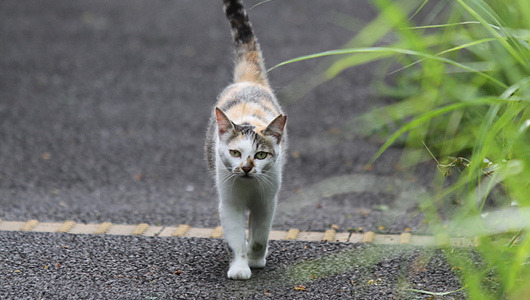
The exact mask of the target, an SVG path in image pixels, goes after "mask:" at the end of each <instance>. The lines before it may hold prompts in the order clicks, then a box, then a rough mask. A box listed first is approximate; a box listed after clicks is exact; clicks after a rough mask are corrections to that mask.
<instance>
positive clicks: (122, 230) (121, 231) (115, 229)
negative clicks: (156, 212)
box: [97, 224, 136, 235]
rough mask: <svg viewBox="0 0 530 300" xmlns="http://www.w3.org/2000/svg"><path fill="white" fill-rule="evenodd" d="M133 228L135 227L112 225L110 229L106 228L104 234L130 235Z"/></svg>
mask: <svg viewBox="0 0 530 300" xmlns="http://www.w3.org/2000/svg"><path fill="white" fill-rule="evenodd" d="M135 228H136V226H135V225H118V224H112V225H111V226H110V227H108V228H107V230H106V232H104V233H105V234H110V235H132V233H133V231H134V229H135ZM97 233H99V232H97Z"/></svg>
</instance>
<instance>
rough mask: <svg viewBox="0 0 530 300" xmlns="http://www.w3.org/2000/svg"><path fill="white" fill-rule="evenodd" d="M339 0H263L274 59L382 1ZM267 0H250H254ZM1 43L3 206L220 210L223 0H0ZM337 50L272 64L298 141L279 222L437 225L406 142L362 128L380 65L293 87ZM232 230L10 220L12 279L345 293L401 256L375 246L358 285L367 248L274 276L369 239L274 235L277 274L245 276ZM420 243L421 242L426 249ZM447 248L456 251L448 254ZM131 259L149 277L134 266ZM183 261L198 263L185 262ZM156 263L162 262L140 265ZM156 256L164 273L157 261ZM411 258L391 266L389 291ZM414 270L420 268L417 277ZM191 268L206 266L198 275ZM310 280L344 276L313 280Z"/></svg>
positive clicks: (121, 214)
mask: <svg viewBox="0 0 530 300" xmlns="http://www.w3.org/2000/svg"><path fill="white" fill-rule="evenodd" d="M332 2H333V3H332V5H331V3H329V2H328V1H310V2H309V1H305V0H289V1H270V2H266V3H263V4H261V5H259V6H256V7H255V8H253V9H250V11H249V13H250V17H251V20H252V22H253V24H254V27H255V31H256V34H257V36H258V38H259V40H260V43H261V45H262V49H263V52H264V55H265V58H266V63H267V65H268V66H273V65H275V64H277V63H279V62H281V61H283V60H286V59H289V58H293V57H296V56H300V55H304V54H309V53H315V52H318V51H324V50H329V49H334V48H337V47H340V46H341V45H343V44H344V43H346V42H347V41H348V40H349V39H350V38H351V37H352V36H353V35H354V32H352V31H349V30H346V29H344V28H342V27H340V26H338V25H337V24H336V21H337V20H338V18H339V17H340V14H341V13H345V14H348V15H352V16H355V17H357V18H358V20H359V22H360V23H366V22H368V21H369V20H370V19H371V18H372V17H373V16H374V15H375V12H374V11H373V9H372V8H371V7H370V5H369V4H368V3H367V2H366V1H362V0H357V1H351V0H334V1H332ZM255 3H258V1H247V6H248V7H250V6H252V4H255ZM0 44H1V45H2V47H0V166H1V168H0V207H1V209H0V219H2V220H4V221H27V220H31V219H38V220H39V221H41V222H63V221H65V220H72V221H75V222H81V223H100V222H112V223H118V224H120V223H122V224H137V223H148V224H151V225H157V226H175V225H177V224H190V225H192V226H194V227H216V226H218V225H219V221H218V216H217V200H216V196H215V191H214V188H213V181H212V178H211V177H210V174H209V173H208V171H207V169H206V164H205V162H204V160H203V156H204V155H203V150H202V145H203V139H204V131H205V129H206V122H207V119H208V116H209V112H210V109H211V105H212V104H213V103H214V99H215V97H216V95H217V93H218V92H219V91H220V90H221V89H222V88H223V87H224V86H225V85H227V84H228V83H229V82H230V80H231V67H232V48H231V47H232V43H231V39H230V31H229V29H228V24H227V22H226V20H225V19H224V16H223V13H222V8H221V1H173V2H168V1H162V2H161V1H157V2H152V1H147V0H134V1H110V2H109V1H102V0H101V1H90V2H88V1H54V2H53V4H52V3H49V2H47V1H24V2H20V1H14V0H5V1H2V2H0ZM320 63H321V61H308V62H303V63H297V64H293V65H289V66H285V67H282V68H279V69H276V70H274V71H272V72H271V74H270V77H271V82H272V85H273V86H274V87H275V88H276V90H277V91H278V93H279V96H280V99H281V101H282V102H283V103H284V107H285V110H286V112H287V114H288V115H289V125H288V126H289V134H290V142H291V143H290V148H289V154H290V158H289V161H288V163H287V165H286V170H285V174H286V175H285V182H284V184H283V190H282V192H281V196H280V206H279V208H280V209H279V211H278V215H277V217H276V220H275V223H274V229H276V230H288V229H290V228H299V229H300V230H305V231H322V232H323V231H325V230H327V229H330V228H331V226H332V225H336V226H335V228H338V231H339V232H346V231H348V229H359V228H360V227H363V228H364V230H378V231H379V232H383V233H401V232H403V231H404V230H405V229H407V230H408V229H411V231H412V232H421V231H422V230H423V229H424V227H422V226H424V225H423V223H422V219H421V216H420V215H418V214H417V213H416V211H415V208H414V201H413V200H414V199H415V198H416V197H418V195H421V193H422V192H423V191H424V183H422V182H418V181H414V180H412V181H411V180H409V179H408V178H405V177H403V176H401V175H400V174H399V173H398V171H397V170H396V168H395V165H396V162H397V160H398V159H399V155H400V150H399V149H389V150H388V152H387V153H386V154H385V155H384V156H383V157H382V158H381V159H380V160H378V162H377V163H376V164H375V166H374V168H373V169H372V170H371V171H369V172H365V171H364V165H365V164H366V162H367V161H368V160H369V158H370V157H371V155H373V153H374V152H375V151H376V150H377V147H378V144H377V143H375V142H370V141H369V140H367V139H363V138H360V137H358V136H356V135H355V134H353V133H352V132H350V131H349V130H347V126H346V125H347V124H348V123H349V121H350V120H351V117H352V116H354V115H357V114H359V113H361V112H363V111H367V110H368V109H369V108H370V107H373V106H375V105H378V104H380V103H381V100H379V99H378V98H377V97H376V96H375V95H374V93H373V92H372V91H371V90H370V88H369V83H370V80H371V79H372V78H373V72H372V70H373V69H374V68H373V66H363V67H359V68H356V69H355V70H349V71H346V72H345V73H344V74H342V75H341V76H339V78H337V79H336V80H333V81H331V82H330V83H328V84H325V85H322V86H319V87H317V88H316V89H314V90H311V91H310V92H309V93H307V94H306V95H305V96H304V97H302V98H301V99H300V100H296V101H294V100H293V99H296V98H295V97H288V96H289V95H287V93H286V92H285V91H286V89H285V87H288V86H289V84H290V83H292V82H296V81H297V80H299V79H300V78H301V76H302V74H307V73H308V72H310V71H311V70H313V69H314V68H316V67H317V66H318V65H319V64H320ZM420 181H421V178H420ZM298 243H299V244H298ZM222 245H223V244H222V242H221V241H220V240H203V239H164V240H161V239H157V238H147V237H145V238H144V237H117V236H92V235H89V236H71V235H62V234H49V233H48V234H47V233H39V234H35V233H13V232H0V260H1V261H0V269H1V270H2V271H1V273H0V282H2V286H1V290H0V296H3V295H11V296H14V295H16V293H17V291H22V290H20V289H19V287H23V289H25V290H27V291H28V293H27V294H25V295H28V296H30V297H32V298H33V296H35V295H36V294H33V293H37V292H40V293H42V294H41V295H42V296H43V298H45V299H47V298H60V295H69V292H68V291H69V290H68V289H65V290H61V289H60V287H61V288H62V287H65V286H67V285H70V284H74V283H75V284H74V285H73V287H72V288H74V289H77V288H78V289H77V290H78V291H79V294H78V296H79V298H83V295H91V296H92V297H94V298H105V296H108V295H116V294H115V293H118V294H120V295H121V294H123V295H124V297H126V298H127V297H131V298H134V297H136V298H145V299H155V298H156V297H159V296H160V295H166V297H168V295H186V294H180V292H179V291H182V292H183V293H192V294H190V296H191V295H193V293H200V294H201V295H217V294H216V292H215V291H216V290H217V289H218V288H220V289H221V290H223V291H224V292H226V293H228V294H229V293H231V292H235V291H238V295H240V296H241V295H243V296H244V295H247V294H245V292H244V291H243V290H245V289H246V288H248V289H250V290H251V292H249V294H248V295H261V296H263V295H265V296H268V295H269V294H268V293H270V296H271V297H273V298H277V297H275V295H276V296H277V295H284V294H285V293H293V295H294V294H296V293H298V292H307V293H308V295H309V294H311V293H312V294H311V295H321V294H319V293H331V294H333V293H335V294H336V293H338V292H337V291H338V290H343V288H342V287H337V289H335V286H333V288H331V285H332V282H334V280H339V279H337V278H336V276H339V277H340V278H342V279H341V280H343V282H342V281H341V282H342V283H341V284H344V289H345V291H346V293H347V294H348V293H349V294H352V293H357V291H358V287H359V286H360V285H363V284H364V283H366V284H367V282H368V280H370V279H373V280H376V281H377V280H378V279H377V278H376V277H373V276H372V277H373V278H372V277H370V276H368V277H365V276H364V275H366V274H368V273H370V272H372V273H370V274H375V273H373V272H375V271H374V270H375V269H374V268H376V269H377V268H383V269H385V268H386V270H387V271H388V270H392V269H393V268H394V266H393V265H389V266H387V267H385V265H384V264H382V265H378V264H379V263H380V260H377V262H375V261H372V263H370V264H369V266H368V265H366V266H364V268H365V269H364V270H365V271H366V272H368V273H366V274H365V273H363V274H364V275H363V276H361V277H362V279H355V280H353V279H352V280H353V281H352V282H353V283H351V285H350V283H348V282H350V281H348V280H347V278H350V279H351V276H353V275H352V274H357V273H358V272H361V271H357V268H355V267H353V266H355V264H353V265H351V266H349V267H347V268H346V269H340V270H341V271H340V274H339V273H336V272H334V271H333V272H332V273H333V275H330V274H331V273H330V274H328V273H325V274H327V275H325V276H324V277H323V278H320V277H319V279H317V280H316V281H313V279H311V278H309V279H307V278H305V279H304V280H306V281H304V280H298V281H300V282H298V281H297V280H295V279H292V280H291V279H289V280H287V281H285V282H283V281H282V282H281V283H279V282H276V283H274V284H273V282H275V281H277V280H275V278H276V277H274V276H276V275H277V274H280V273H282V274H283V273H284V271H285V270H286V269H285V268H291V267H292V266H295V265H296V264H297V263H298V262H302V261H304V260H305V259H306V258H307V257H320V256H322V255H324V254H326V253H331V252H334V251H339V250H340V249H346V248H347V249H350V248H351V249H364V248H363V247H364V246H363V247H361V248H359V247H360V246H355V245H338V244H320V243H301V242H297V243H295V242H274V243H273V251H272V254H271V263H270V265H271V266H270V267H268V269H266V270H265V271H261V272H259V273H258V274H261V275H258V278H262V279H257V280H258V282H263V285H254V286H253V285H252V284H242V285H239V283H234V282H228V281H226V280H225V279H224V272H225V271H224V269H223V268H225V265H226V261H225V260H226V259H227V256H226V252H225V251H224V250H223V251H220V249H222V248H223V246H222ZM64 246H66V247H64ZM305 247H307V249H306V248H305ZM293 249H297V250H293ZM291 250H292V252H289V251H291ZM142 251H144V252H142ZM348 251H349V250H348ZM352 251H360V250H352ZM381 251H383V252H384V251H387V250H381ZM413 251H414V253H415V254H417V255H416V256H418V255H419V256H418V257H421V255H420V253H423V251H424V250H419V249H416V250H413ZM142 253H144V254H145V255H144V254H142ZM385 253H386V252H385ZM396 255H397V256H396V257H395V258H391V259H395V260H393V261H394V264H396V265H399V266H405V265H406V264H407V262H410V260H411V259H413V258H412V257H415V256H414V255H413V256H409V255H408V254H404V253H401V254H396ZM400 255H402V256H400ZM94 257H98V258H94ZM376 257H378V256H377V255H376ZM398 257H403V258H406V259H405V260H404V261H399V259H398ZM431 258H432V259H434V260H436V263H438V264H441V260H440V259H441V258H440V257H439V255H438V256H436V255H435V256H432V257H431ZM93 259H96V260H93ZM385 259H386V258H385ZM144 260H145V261H144ZM56 261H57V262H56ZM65 261H68V262H67V263H65ZM428 261H431V260H428ZM177 262H178V263H177ZM172 263H173V265H171V267H170V266H169V265H167V264H172ZM197 263H198V265H199V266H200V268H199V267H198V266H194V265H195V264H197ZM436 263H435V264H436ZM56 264H59V265H61V267H57V266H56ZM211 264H213V266H212V265H211ZM165 265H166V267H163V266H165ZM66 266H68V268H67V267H66ZM287 266H291V267H287ZM377 266H380V267H377ZM152 267H156V268H157V270H160V269H164V270H165V271H164V272H166V271H167V272H169V273H167V272H166V273H160V272H158V271H154V270H153V271H150V270H151V269H150V268H152ZM69 268H71V269H69ZM122 268H123V270H124V272H125V273H127V274H129V275H127V276H133V277H134V276H137V277H134V278H135V279H131V278H133V277H130V278H129V279H130V280H129V279H127V277H119V276H121V275H120V274H122V273H121V271H117V270H121V269H122ZM184 268H189V269H186V270H184ZM445 268H447V267H445ZM179 269H182V271H183V273H182V276H180V275H179V274H177V275H175V274H173V273H172V272H176V271H178V270H179ZM435 269H436V268H435ZM139 270H141V271H142V272H143V273H145V274H143V275H142V274H137V275H132V273H135V272H136V273H138V271H139ZM280 270H283V271H280ZM444 270H445V271H443V272H442V273H443V274H444V275H447V274H450V273H451V271H450V270H448V269H444ZM269 271H270V272H269ZM275 272H276V273H275ZM362 272H364V271H362ZM362 272H361V273H362ZM400 272H401V271H400ZM404 272H405V271H404ZM147 273H152V274H158V275H152V276H155V277H156V279H152V278H151V277H149V276H151V275H146V274H147ZM405 273H406V272H405ZM83 274H89V275H83ZM99 274H101V275H99ZM167 274H171V276H173V277H171V278H167V277H165V275H167ZM192 274H195V275H196V276H198V277H193V276H195V275H192ZM274 274H276V275H274ZM337 274H339V275H337ZM400 274H402V273H399V274H398V273H396V274H394V275H395V276H394V275H392V276H394V277H392V278H394V279H392V280H393V281H392V282H393V283H389V285H388V286H387V287H386V291H387V292H392V291H391V288H395V286H396V284H398V281H400V280H401V279H399V278H401V277H402V276H401V275H400ZM407 274H408V273H407ZM417 274H419V273H417ZM17 275H20V276H19V277H17ZM12 276H14V277H13V278H15V279H13V280H11V279H10V280H9V281H7V279H8V278H11V277H12ZM83 276H88V277H83ZM116 276H117V277H116ZM124 276H125V275H124ZM157 276H158V277H157ZM260 276H261V277H260ZM319 276H320V275H319ZM329 276H331V277H329ZM359 276H360V275H359ZM385 276H386V275H385ZM389 276H390V275H389ZM407 276H408V275H407ZM411 276H416V275H411ZM418 276H419V275H418ZM361 277H359V278H361ZM405 277H406V276H405ZM427 277H428V276H427ZM427 277H422V278H427ZM438 277H439V276H438ZM438 277H436V278H438ZM446 277H447V280H449V281H450V282H454V279H451V278H452V277H451V276H449V275H448V276H446ZM87 278H88V279H90V280H88V281H87V280H85V279H87ZM411 278H415V277H406V281H407V282H411V283H413V282H414V280H412V279H411ZM177 279H178V280H177ZM365 279H366V282H364V281H363V280H365ZM409 279H410V280H412V281H409ZM131 280H132V281H131ZM179 280H180V281H179ZM260 280H261V281H260ZM357 280H360V281H357ZM422 280H423V279H422ZM425 280H426V279H425ZM451 280H453V281H451ZM191 282H195V283H197V282H203V283H204V282H206V283H205V284H204V286H202V287H201V286H200V285H191V287H188V284H191ZM307 282H310V283H309V284H308V283H307ZM295 283H296V284H303V285H304V284H306V285H308V286H309V285H312V286H318V285H322V287H324V286H326V285H327V286H328V288H329V289H325V288H323V289H322V291H321V290H320V288H319V289H308V291H306V290H303V289H302V288H300V289H299V290H298V291H297V290H295V289H294V285H293V284H295ZM372 283H373V282H372ZM76 284H77V285H78V286H77V287H74V286H76ZM399 284H401V283H399ZM429 284H430V285H429ZM429 284H427V286H430V287H436V284H434V285H433V284H432V283H429ZM96 286H97V289H94V287H96ZM107 286H108V287H107ZM269 286H270V287H269ZM363 286H364V285H363ZM376 286H378V285H377V284H371V285H366V288H363V289H361V290H362V291H361V292H360V293H361V294H362V293H365V294H364V295H367V294H371V293H372V292H373V291H376V290H379V289H382V288H379V287H377V288H375V290H372V288H374V287H376ZM450 286H451V284H449V285H445V283H444V284H442V285H439V287H440V288H442V287H443V288H447V287H450ZM453 286H455V287H456V285H455V284H453ZM42 287H46V288H45V289H43V288H42ZM245 287H246V288H245ZM251 287H252V288H251ZM257 287H259V288H257ZM413 287H416V288H419V287H421V286H417V285H414V284H413ZM179 288H180V289H182V290H179ZM240 288H242V289H243V290H240ZM96 290H97V291H96ZM265 290H267V291H265ZM383 290H385V289H383ZM2 293H4V294H2ZM13 293H14V294H13ZM21 293H23V292H21ZM46 293H49V294H46ZM83 293H87V294H83ZM223 295H227V294H223ZM352 295H353V294H352ZM100 296H101V297H100ZM252 297H254V296H252ZM2 298H3V297H2Z"/></svg>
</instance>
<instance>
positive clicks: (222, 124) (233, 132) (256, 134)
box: [215, 108, 287, 178]
mask: <svg viewBox="0 0 530 300" xmlns="http://www.w3.org/2000/svg"><path fill="white" fill-rule="evenodd" d="M215 114H216V117H217V129H218V136H219V143H218V147H217V151H218V152H219V156H220V157H221V161H222V163H223V165H224V166H225V167H226V169H227V170H228V171H230V172H231V173H232V174H234V175H238V176H241V177H244V178H249V177H250V178H252V177H256V176H260V175H262V174H265V173H267V171H268V170H270V169H271V168H272V167H273V166H274V164H275V162H276V160H277V159H278V156H279V155H280V154H281V149H280V143H281V141H282V136H283V132H284V128H285V123H286V121H287V116H285V115H279V116H277V117H276V118H275V119H274V120H272V121H271V122H270V123H269V124H268V125H266V126H254V125H251V124H248V123H243V124H235V123H234V122H232V121H231V120H230V119H229V118H228V117H227V116H226V114H225V113H224V112H223V111H221V110H220V109H219V108H216V109H215Z"/></svg>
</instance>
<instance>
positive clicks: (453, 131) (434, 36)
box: [274, 0, 530, 299]
mask: <svg viewBox="0 0 530 300" xmlns="http://www.w3.org/2000/svg"><path fill="white" fill-rule="evenodd" d="M374 3H375V5H376V7H377V8H378V9H379V15H378V17H377V18H375V19H374V20H373V21H372V22H371V23H370V24H368V25H367V26H365V27H364V28H363V29H361V30H360V31H359V32H358V33H357V35H356V36H355V37H354V38H353V39H352V40H351V41H350V42H349V43H348V44H347V45H346V46H345V47H344V48H342V49H338V50H332V51H327V52H322V53H317V54H313V55H307V56H303V57H299V58H295V59H292V60H289V61H286V62H283V63H281V64H279V65H278V66H275V67H274V68H276V67H279V66H282V65H285V64H288V63H293V62H297V61H302V60H307V59H313V58H319V57H324V56H333V57H335V59H334V60H333V61H332V62H331V63H328V64H327V67H326V69H325V70H324V71H323V72H320V73H319V75H318V76H317V79H313V80H308V81H307V82H311V83H312V84H313V85H317V84H322V83H325V82H326V81H328V80H330V79H332V78H334V77H336V76H337V75H339V74H340V73H341V72H343V71H344V70H346V69H349V68H352V67H355V66H357V65H360V64H365V63H369V62H373V61H378V62H379V63H378V65H379V67H380V68H382V72H380V74H382V77H380V78H378V79H377V80H376V82H377V83H376V89H377V91H378V92H379V93H380V95H384V96H386V97H389V98H391V99H394V100H395V101H394V102H392V103H391V104H389V105H387V106H384V107H380V108H376V109H374V110H372V111H370V112H368V113H366V114H364V115H362V116H360V117H358V118H356V120H355V121H356V124H358V123H360V124H361V125H362V126H361V132H362V133H363V134H364V135H366V136H380V137H383V138H384V139H385V140H386V142H384V144H383V145H382V147H381V148H380V150H379V151H378V152H377V153H376V154H375V155H374V157H373V159H372V162H373V161H374V160H376V159H377V158H378V157H379V156H380V155H381V154H382V153H383V152H384V151H385V150H386V149H387V148H388V147H389V146H391V145H392V144H396V143H398V144H400V145H402V146H404V149H405V151H404V155H403V157H402V158H401V162H400V163H401V164H402V165H404V166H409V167H413V166H415V165H416V164H418V163H420V162H423V161H426V160H434V161H435V162H436V164H437V165H438V171H437V176H436V179H435V181H434V188H433V192H432V195H431V196H430V197H427V199H424V200H422V201H421V203H420V207H421V209H422V211H423V212H424V214H425V215H426V217H427V219H428V220H429V222H430V226H431V229H432V231H433V233H435V234H437V235H444V234H445V235H447V234H451V233H452V232H451V228H453V229H455V228H456V229H458V231H459V232H462V231H463V232H466V229H471V228H472V229H473V230H469V232H468V233H467V234H468V236H469V237H470V238H472V239H474V240H475V241H476V243H477V247H476V250H477V251H478V252H479V253H480V259H481V260H482V261H483V264H480V267H477V265H476V264H473V263H471V261H472V260H474V259H475V258H473V255H472V253H471V252H470V253H469V255H463V254H462V253H459V254H458V255H456V254H455V255H448V260H449V261H450V262H452V263H453V264H455V265H457V266H463V267H462V272H461V274H462V279H463V282H464V285H465V287H466V289H465V290H466V293H467V294H468V296H469V297H470V299H521V298H520V297H521V296H522V295H523V296H524V295H529V294H530V289H529V288H528V284H527V283H528V282H530V259H529V256H530V237H529V229H530V214H529V213H530V132H529V127H530V109H529V103H530V46H529V41H530V5H529V3H528V0H512V1H505V0H489V1H483V0H456V1H428V0H425V1H423V2H421V3H418V1H412V0H401V1H390V0H374ZM347 22H348V21H347V17H344V16H342V18H341V20H340V23H341V24H347ZM382 44H384V46H381V45H382ZM448 178H452V179H451V180H448ZM494 190H495V191H496V193H495V197H493V198H495V199H494V200H492V196H491V194H492V191H494ZM449 199H453V200H449ZM454 199H457V201H456V202H457V203H459V207H458V210H457V211H456V212H454V213H453V214H451V215H449V216H447V215H444V217H442V216H441V214H440V210H441V208H442V207H443V203H444V202H446V201H454ZM462 224H464V225H462ZM461 226H472V227H461ZM455 231H456V230H455ZM464 253H465V252H464Z"/></svg>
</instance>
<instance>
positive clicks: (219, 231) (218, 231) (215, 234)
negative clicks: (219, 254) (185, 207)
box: [210, 226, 223, 239]
mask: <svg viewBox="0 0 530 300" xmlns="http://www.w3.org/2000/svg"><path fill="white" fill-rule="evenodd" d="M210 237H211V238H213V239H220V238H222V237H223V227H221V226H217V227H215V229H214V230H213V231H212V233H211V234H210Z"/></svg>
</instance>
